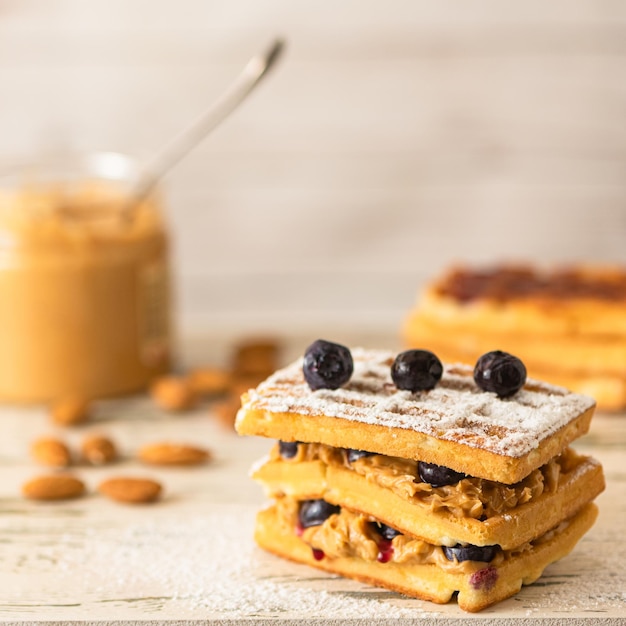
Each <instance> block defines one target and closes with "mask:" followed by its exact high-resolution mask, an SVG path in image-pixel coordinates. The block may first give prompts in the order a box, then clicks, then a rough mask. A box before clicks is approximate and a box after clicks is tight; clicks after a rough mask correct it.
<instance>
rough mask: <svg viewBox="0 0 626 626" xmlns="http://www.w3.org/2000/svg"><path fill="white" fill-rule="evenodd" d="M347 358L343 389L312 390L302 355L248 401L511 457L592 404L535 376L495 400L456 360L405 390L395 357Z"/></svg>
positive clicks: (358, 354) (376, 353) (366, 353)
mask: <svg viewBox="0 0 626 626" xmlns="http://www.w3.org/2000/svg"><path fill="white" fill-rule="evenodd" d="M352 356H353V359H354V373H353V375H352V378H351V379H350V381H349V382H348V383H346V385H344V386H343V387H341V388H340V389H336V390H329V389H319V390H316V391H311V389H310V388H309V386H308V385H307V383H306V382H305V380H304V376H303V374H302V359H299V360H297V361H296V362H295V363H293V364H291V365H290V366H288V367H286V368H284V369H282V370H279V371H278V372H276V373H275V374H274V375H272V376H271V377H270V378H268V379H267V380H266V381H265V382H263V383H261V384H260V385H259V386H258V387H257V389H256V390H252V391H251V392H250V394H249V401H248V403H247V406H251V405H254V407H255V408H257V409H260V410H264V411H269V412H272V413H295V414H301V415H326V416H329V417H337V418H342V419H348V420H353V421H356V422H361V423H364V424H376V425H380V426H387V427H393V428H403V429H410V430H414V431H416V432H420V433H424V434H426V435H429V436H433V437H437V438H439V439H443V440H448V441H456V442H459V443H463V444H466V445H469V446H472V447H477V448H478V447H480V448H483V449H486V450H489V451H491V452H494V453H496V454H501V455H505V456H510V457H521V456H523V455H525V454H527V453H529V452H531V451H532V450H533V449H535V448H537V446H538V445H539V444H540V442H541V441H543V440H544V439H545V438H547V437H549V436H550V435H552V434H553V433H555V432H556V431H557V430H559V429H560V428H562V427H563V426H565V425H566V424H568V423H569V422H571V421H572V420H574V419H576V418H577V417H578V416H580V415H581V414H582V413H584V412H585V411H587V410H588V409H590V408H592V407H593V406H594V400H593V399H592V398H589V397H587V396H583V395H580V394H574V393H570V392H569V391H567V390H566V389H563V388H562V387H556V386H554V385H549V384H547V383H542V382H539V381H536V380H532V379H529V380H528V381H527V383H526V385H525V386H524V388H523V389H521V390H520V391H518V392H517V393H516V394H515V395H513V396H512V397H510V398H505V399H500V398H498V397H497V396H496V395H495V394H494V393H489V392H485V391H482V390H481V389H479V388H478V387H477V386H476V384H475V383H474V379H473V375H472V368H471V367H469V366H467V365H460V364H454V365H449V364H448V365H445V366H444V373H443V376H442V379H441V380H440V381H439V383H438V384H437V386H436V387H435V388H434V389H432V390H430V391H421V392H416V393H412V392H409V391H402V390H398V389H397V388H396V386H395V385H394V383H393V381H392V379H391V371H390V367H391V364H392V363H393V360H394V358H395V354H393V353H391V352H387V351H382V350H364V349H360V348H356V349H353V350H352Z"/></svg>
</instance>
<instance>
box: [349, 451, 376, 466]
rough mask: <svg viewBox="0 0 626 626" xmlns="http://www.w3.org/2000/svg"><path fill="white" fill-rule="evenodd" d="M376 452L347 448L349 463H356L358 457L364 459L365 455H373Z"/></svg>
mask: <svg viewBox="0 0 626 626" xmlns="http://www.w3.org/2000/svg"><path fill="white" fill-rule="evenodd" d="M374 454H376V453H375V452H367V450H353V449H352V448H348V449H347V450H346V455H347V457H348V463H354V461H356V460H357V459H362V458H363V457H365V456H373V455H374Z"/></svg>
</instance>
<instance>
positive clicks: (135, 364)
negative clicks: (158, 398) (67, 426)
mask: <svg viewBox="0 0 626 626" xmlns="http://www.w3.org/2000/svg"><path fill="white" fill-rule="evenodd" d="M138 173H139V169H138V167H137V165H136V163H135V162H134V161H133V160H132V159H130V158H128V157H126V156H124V155H121V154H114V153H100V154H92V155H87V156H84V157H79V158H67V159H56V160H54V161H51V162H45V163H40V164H35V165H27V166H20V167H16V168H13V169H12V170H11V171H10V172H6V173H5V174H4V175H2V176H0V401H11V402H42V401H51V400H55V399H58V398H62V397H66V396H69V395H72V396H75V395H79V396H84V397H86V398H98V397H106V396H111V395H118V394H123V393H128V392H132V391H136V390H140V389H142V388H144V387H146V386H147V385H148V384H149V382H150V381H151V380H152V379H153V378H154V377H155V376H157V375H159V374H161V373H163V372H165V371H166V370H167V369H168V368H169V364H170V358H171V354H170V352H171V346H170V341H171V339H170V335H171V329H170V325H171V324H170V288H169V263H168V233H167V230H166V227H165V224H164V221H163V218H162V215H161V211H160V201H159V198H158V194H154V195H152V196H151V197H150V198H148V199H146V200H145V201H143V202H141V203H140V204H139V205H137V206H132V205H131V203H129V202H128V192H129V189H130V187H131V185H132V183H133V181H135V180H136V179H137V176H138Z"/></svg>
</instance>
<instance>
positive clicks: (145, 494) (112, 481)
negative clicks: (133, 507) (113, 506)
mask: <svg viewBox="0 0 626 626" xmlns="http://www.w3.org/2000/svg"><path fill="white" fill-rule="evenodd" d="M98 491H99V492H100V493H101V494H103V495H105V496H107V497H108V498H111V500H115V501H116V502H125V503H128V504H142V503H146V502H154V501H155V500H156V499H157V498H158V497H159V496H160V495H161V491H162V487H161V484H160V483H158V482H157V481H156V480H151V479H149V478H129V477H120V478H109V479H108V480H105V481H103V482H102V483H100V486H99V487H98Z"/></svg>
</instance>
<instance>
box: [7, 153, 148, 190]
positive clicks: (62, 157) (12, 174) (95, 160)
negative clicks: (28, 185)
mask: <svg viewBox="0 0 626 626" xmlns="http://www.w3.org/2000/svg"><path fill="white" fill-rule="evenodd" d="M141 172H142V167H141V166H140V164H139V161H138V160H137V159H135V158H133V157H131V156H129V155H127V154H124V153H121V152H112V151H109V152H107V151H102V152H84V153H81V152H77V153H72V152H69V153H59V154H49V155H44V156H40V157H39V158H23V159H20V160H19V161H16V162H14V163H12V164H8V165H6V166H4V167H1V168H0V186H2V187H5V186H11V187H13V186H15V184H16V183H17V182H19V180H20V178H22V177H24V176H30V177H31V180H32V179H34V180H35V181H36V182H55V181H58V182H62V181H66V182H71V181H72V180H74V179H80V178H82V179H84V178H85V176H89V177H91V178H95V179H100V180H110V181H117V182H127V183H132V182H133V181H135V180H137V179H138V178H139V176H140V174H141Z"/></svg>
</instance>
